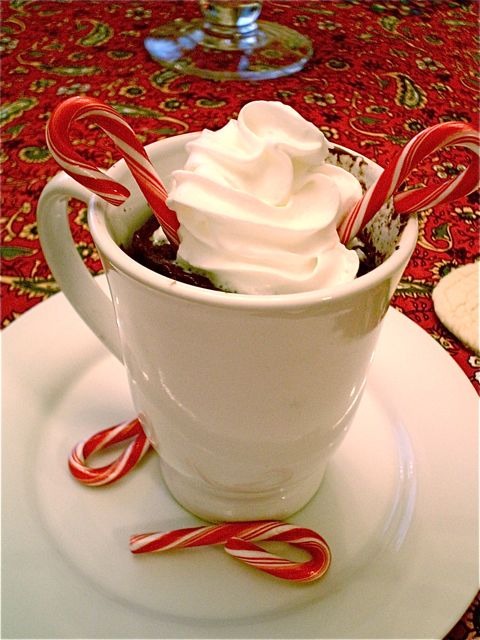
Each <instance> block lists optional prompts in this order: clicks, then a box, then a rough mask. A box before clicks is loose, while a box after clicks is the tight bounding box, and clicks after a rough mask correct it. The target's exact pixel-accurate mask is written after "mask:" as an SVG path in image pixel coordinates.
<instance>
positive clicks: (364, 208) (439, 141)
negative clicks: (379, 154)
mask: <svg viewBox="0 0 480 640" xmlns="http://www.w3.org/2000/svg"><path fill="white" fill-rule="evenodd" d="M451 146H455V147H457V146H458V147H464V148H465V149H466V150H467V152H468V155H469V158H470V164H469V166H468V167H467V168H466V169H465V170H464V171H463V172H462V173H460V174H459V175H458V176H457V177H456V178H454V179H452V180H449V181H447V182H444V183H443V184H440V185H434V186H428V187H421V188H418V189H411V190H409V191H404V192H400V193H396V191H397V189H398V188H399V187H400V186H401V185H402V183H403V182H404V181H405V179H406V178H407V176H408V175H409V174H410V173H411V171H412V170H413V169H414V168H415V167H416V166H417V165H418V164H420V162H422V161H423V160H424V159H425V158H426V157H427V156H429V155H431V154H432V153H434V152H435V151H438V150H439V149H442V148H444V147H451ZM479 156H480V132H479V131H477V130H476V129H474V128H473V127H471V126H470V125H468V124H465V123H463V122H443V123H440V124H437V125H434V126H433V127H429V128H428V129H425V130H424V131H421V132H420V133H419V134H417V135H416V136H415V137H414V138H412V139H411V140H410V142H409V143H408V144H407V145H406V146H405V147H404V148H403V150H402V151H401V152H400V154H399V155H398V157H397V158H396V159H395V160H394V161H392V162H391V163H390V164H389V165H388V166H387V168H386V169H385V170H384V171H383V173H382V174H381V175H380V177H379V178H378V180H377V181H376V182H375V183H374V184H373V185H372V186H371V187H370V188H369V189H368V190H367V191H366V193H365V194H364V196H363V197H362V198H361V199H360V200H359V202H357V204H356V205H355V206H354V207H353V209H352V210H351V211H350V212H349V213H348V214H347V216H346V217H345V218H344V219H343V221H342V223H341V225H340V227H339V228H338V233H339V236H340V240H341V241H342V242H343V243H344V244H348V242H350V240H352V238H354V237H355V236H356V235H357V233H358V232H359V231H360V230H361V229H362V228H363V227H364V226H365V225H366V224H367V223H368V222H369V221H370V220H371V219H372V217H373V216H374V215H375V214H376V213H377V211H378V210H379V209H380V208H381V207H382V206H383V205H384V204H385V203H386V202H387V201H388V199H389V198H390V197H391V196H392V195H393V200H394V205H395V210H396V211H397V212H398V213H401V214H407V213H413V212H415V211H420V210H422V209H426V208H427V207H434V206H436V205H438V204H440V203H442V202H450V201H452V200H457V199H458V198H461V197H463V196H465V195H468V194H469V193H471V192H472V191H474V190H475V189H476V188H477V187H478V184H479V175H478V157H479Z"/></svg>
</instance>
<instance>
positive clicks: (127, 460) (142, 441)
mask: <svg viewBox="0 0 480 640" xmlns="http://www.w3.org/2000/svg"><path fill="white" fill-rule="evenodd" d="M127 440H130V442H129V444H128V446H127V447H126V448H125V449H124V451H123V452H122V454H121V455H120V456H119V457H118V458H116V459H115V460H114V461H113V462H111V463H110V464H108V465H105V466H102V467H90V466H89V465H88V464H87V460H88V458H89V457H90V456H92V455H93V454H95V453H98V452H99V451H102V450H104V449H108V448H109V447H111V446H113V445H115V444H120V443H122V442H125V441H127ZM149 449H150V442H149V441H148V439H147V436H146V435H145V433H144V431H143V429H142V426H141V424H140V422H139V421H138V419H137V418H135V419H134V420H131V421H130V422H121V423H120V424H118V425H115V426H114V427H109V428H108V429H104V430H103V431H99V432H98V433H96V434H95V435H93V436H91V437H90V438H88V439H86V440H83V441H82V442H79V443H78V444H77V445H76V447H75V448H74V449H73V451H72V453H71V455H70V458H69V459H68V467H69V469H70V472H71V474H72V475H73V477H74V478H75V479H76V480H78V481H79V482H81V483H82V484H86V485H89V486H93V487H97V486H101V485H105V484H110V483H112V482H115V481H116V480H119V479H120V478H122V477H123V476H124V475H126V474H127V473H128V472H129V471H131V470H132V469H133V468H134V467H135V466H136V465H137V464H138V462H139V461H140V460H141V459H142V458H143V456H144V455H145V454H146V453H147V451H148V450H149Z"/></svg>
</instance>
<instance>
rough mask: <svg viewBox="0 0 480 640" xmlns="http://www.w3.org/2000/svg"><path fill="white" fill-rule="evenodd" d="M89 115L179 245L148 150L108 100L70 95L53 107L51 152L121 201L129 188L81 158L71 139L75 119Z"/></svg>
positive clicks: (174, 219) (91, 184)
mask: <svg viewBox="0 0 480 640" xmlns="http://www.w3.org/2000/svg"><path fill="white" fill-rule="evenodd" d="M85 118H88V119H89V120H90V121H91V122H93V123H95V124H97V125H98V126H99V127H100V128H101V129H103V131H104V132H105V133H106V134H107V135H108V136H109V138H110V139H111V140H112V141H113V142H114V144H115V146H116V147H117V148H118V150H119V151H120V153H121V154H122V157H123V158H124V159H125V162H126V163H127V166H128V168H129V169H130V171H131V172H132V174H133V177H134V178H135V180H136V182H137V183H138V186H139V187H140V189H141V191H142V193H143V195H144V196H145V198H146V200H147V202H148V204H149V205H150V207H151V208H152V211H153V213H154V215H155V217H156V218H157V219H158V222H159V223H160V224H161V226H162V228H163V230H164V232H165V235H166V236H167V238H168V239H169V241H170V242H171V243H172V244H173V245H174V246H178V235H177V229H178V226H179V224H178V220H177V217H176V215H175V212H174V211H172V210H171V209H169V208H168V207H167V205H166V203H165V200H166V198H167V191H166V189H165V187H164V185H163V184H162V182H161V180H160V178H159V177H158V175H157V173H156V171H155V169H154V167H153V165H152V163H151V162H150V160H149V158H148V156H147V153H146V151H145V149H144V148H143V146H142V145H141V143H140V142H139V140H138V139H137V137H136V135H135V133H134V131H133V129H132V128H131V127H130V125H129V124H128V123H127V122H126V121H125V120H124V119H123V118H121V117H120V115H119V114H118V113H117V112H116V111H115V109H113V108H112V107H110V106H109V105H107V104H104V103H103V102H100V101H99V100H95V99H94V98H89V97H86V96H77V97H74V98H69V99H67V100H65V101H64V102H62V103H61V104H59V105H58V106H57V107H56V108H55V110H54V111H53V113H52V115H51V117H50V120H49V121H48V124H47V129H46V140H47V145H48V148H49V149H50V152H51V154H52V156H53V157H54V158H55V160H56V161H57V162H58V164H59V165H60V166H61V167H62V169H63V170H64V171H65V172H66V173H68V174H69V175H70V176H71V177H72V178H74V179H75V180H77V182H79V183H80V184H82V185H83V186H84V187H86V188H87V189H90V191H93V192H94V193H96V194H97V195H98V196H100V197H101V198H103V199H104V200H106V201H107V202H110V203H111V204H114V205H117V206H118V205H120V204H122V203H123V202H125V200H126V199H127V198H128V196H129V195H130V192H129V191H128V189H126V188H125V187H124V186H123V185H121V184H120V183H118V182H116V181H115V180H113V179H112V178H110V177H109V176H107V175H106V174H105V173H103V172H102V171H100V169H98V168H97V167H95V165H94V164H92V163H90V162H88V161H86V160H84V159H83V158H82V157H81V156H80V155H79V154H78V152H77V151H76V150H75V149H74V147H73V145H72V143H71V142H70V138H69V132H70V128H71V126H72V124H73V123H74V122H75V121H77V120H83V119H85Z"/></svg>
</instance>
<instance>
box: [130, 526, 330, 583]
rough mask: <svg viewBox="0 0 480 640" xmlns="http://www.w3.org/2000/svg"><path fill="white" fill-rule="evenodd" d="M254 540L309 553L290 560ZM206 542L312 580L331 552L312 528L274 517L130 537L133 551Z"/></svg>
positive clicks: (280, 574)
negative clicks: (303, 558)
mask: <svg viewBox="0 0 480 640" xmlns="http://www.w3.org/2000/svg"><path fill="white" fill-rule="evenodd" d="M254 541H255V542H261V541H263V542H265V541H277V542H285V543H288V544H290V545H292V546H294V547H298V548H300V549H303V550H304V551H307V552H308V553H309V554H310V556H311V557H310V560H307V561H306V562H294V561H293V560H288V559H287V558H282V557H280V556H277V555H274V554H272V553H269V552H268V551H266V550H265V549H263V548H262V547H260V546H258V545H256V544H254ZM208 545H224V549H225V551H226V552H227V553H228V554H230V555H231V556H233V557H234V558H237V560H240V561H241V562H243V563H245V564H247V565H249V566H251V567H254V568H255V569H258V570H260V571H263V572H265V573H268V574H270V575H272V576H275V577H276V578H282V579H284V580H290V581H294V582H312V581H314V580H318V579H319V578H321V577H322V576H323V575H325V573H326V572H327V570H328V568H329V566H330V562H331V553H330V548H329V546H328V544H327V543H326V541H325V540H324V539H323V538H322V536H320V535H319V534H318V533H316V532H315V531H312V530H311V529H306V528H304V527H298V526H296V525H292V524H288V523H284V522H279V521H275V520H267V521H257V522H227V523H223V524H216V525H208V526H203V527H192V528H187V529H177V530H174V531H169V532H166V533H163V532H157V533H144V534H137V535H133V536H132V537H131V538H130V551H131V552H132V553H134V554H141V553H155V552H162V551H168V550H171V549H186V548H190V547H200V546H208Z"/></svg>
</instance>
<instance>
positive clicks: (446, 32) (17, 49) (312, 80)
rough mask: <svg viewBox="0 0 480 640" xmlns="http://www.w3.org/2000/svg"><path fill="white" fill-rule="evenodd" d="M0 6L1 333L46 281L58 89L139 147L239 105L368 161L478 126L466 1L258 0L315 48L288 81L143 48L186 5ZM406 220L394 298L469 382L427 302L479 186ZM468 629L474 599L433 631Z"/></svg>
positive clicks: (462, 252)
mask: <svg viewBox="0 0 480 640" xmlns="http://www.w3.org/2000/svg"><path fill="white" fill-rule="evenodd" d="M1 8H2V13H3V15H2V30H3V33H2V36H1V40H0V44H1V47H2V50H3V64H2V77H1V80H2V105H1V111H0V121H1V127H2V129H1V130H2V142H3V145H2V151H1V170H2V193H1V196H2V210H1V216H2V227H1V250H2V274H1V287H2V316H1V318H2V327H5V326H7V325H8V324H9V323H11V322H13V321H15V319H16V318H18V317H19V316H20V315H21V314H22V313H24V312H25V311H27V310H28V309H30V308H31V307H33V306H34V305H36V304H38V303H40V302H41V301H42V300H44V299H45V298H47V297H48V296H50V295H52V294H53V293H55V292H56V291H57V290H58V287H57V285H56V283H55V282H54V280H53V278H52V276H51V274H50V272H49V269H48V266H47V265H46V263H45V259H44V257H43V255H42V252H41V249H40V245H39V241H38V235H37V229H36V223H35V208H36V203H37V201H38V197H39V195H40V193H41V191H42V189H43V188H44V186H45V184H46V183H47V181H48V179H49V178H50V177H51V176H53V175H54V174H55V173H57V171H58V166H57V165H56V163H55V162H54V160H53V159H52V158H51V157H50V155H49V152H48V149H47V147H46V144H45V137H44V133H45V124H46V122H47V120H48V117H49V115H50V113H51V112H52V110H53V109H54V107H55V106H56V105H57V104H58V103H59V102H60V101H62V100H63V99H65V98H66V97H68V96H72V95H79V94H86V95H90V96H94V97H97V98H99V99H101V100H103V101H105V102H108V103H109V104H111V105H113V106H114V107H115V108H116V109H118V111H119V112H120V113H121V114H122V115H123V116H124V117H125V118H126V119H127V120H128V121H129V122H130V124H131V125H132V126H133V128H134V129H135V131H136V132H137V134H138V136H139V137H140V139H141V140H142V142H144V143H149V142H153V141H154V140H156V139H158V138H162V137H167V136H172V135H176V134H179V133H185V132H187V131H196V130H200V129H202V128H204V127H208V128H211V129H216V128H219V127H221V126H223V125H224V124H225V123H226V122H227V121H228V119H229V118H230V117H232V116H236V114H237V113H238V111H239V110H240V108H241V107H242V106H243V104H245V103H246V102H248V101H250V100H256V99H269V100H281V101H283V102H284V103H286V104H290V105H292V106H293V107H294V108H295V109H297V110H298V111H299V112H300V113H301V114H302V115H303V116H305V117H306V118H307V119H309V120H311V121H312V122H314V123H315V124H316V125H317V126H319V127H320V128H321V130H322V131H323V132H324V133H325V135H326V136H327V137H328V138H329V139H330V140H332V141H335V142H338V143H340V144H343V145H345V146H348V147H351V148H352V149H357V150H359V151H361V152H363V153H364V154H365V155H367V156H369V157H370V158H372V159H374V160H376V161H377V162H378V163H379V164H380V165H385V163H386V162H387V161H388V159H389V158H390V157H391V155H392V154H393V152H394V151H395V150H397V149H398V148H400V147H401V146H402V145H404V144H405V143H406V142H407V141H408V140H409V139H410V138H411V137H412V136H413V135H414V134H415V133H416V132H417V131H420V130H421V129H424V128H425V127H427V126H429V125H432V124H434V123H437V122H442V121H448V120H461V121H465V122H471V123H473V124H476V125H478V108H477V103H476V97H477V96H478V86H477V80H478V42H477V37H478V3H477V2H475V1H474V2H466V1H463V2H455V1H453V0H452V1H448V0H437V1H428V0H417V1H407V0H403V1H402V0H396V1H387V0H384V1H379V2H370V1H369V2H364V1H363V0H349V1H340V0H338V1H336V2H331V1H323V0H305V1H298V2H296V1H295V2H285V1H283V2H275V1H268V0H266V1H265V3H264V8H263V12H262V18H263V19H265V20H270V21H276V22H280V23H282V24H285V25H287V26H290V27H292V28H294V29H297V30H300V31H302V32H303V33H304V34H305V35H308V36H309V37H310V38H311V40H312V42H313V46H314V57H313V58H312V60H311V61H310V62H309V63H308V65H307V66H306V67H305V68H304V69H303V70H302V71H301V72H299V73H297V74H295V75H292V76H290V77H287V78H282V79H277V80H271V81H262V82H258V83H255V82H247V81H245V82H234V83H231V82H230V83H229V82H215V81H210V80H202V79H200V78H196V77H193V76H181V75H178V74H176V73H174V72H171V71H169V70H165V69H163V68H162V67H160V66H159V65H158V64H156V63H155V62H154V61H152V60H151V59H150V58H149V56H148V54H147V53H146V51H145V49H144V47H143V39H144V38H145V37H146V36H147V35H148V34H149V33H150V32H151V30H153V29H154V28H155V27H158V26H159V25H161V24H163V23H165V22H167V21H170V20H173V19H175V18H177V17H178V16H182V17H186V18H189V17H198V15H199V11H198V5H197V3H196V2H194V1H186V2H182V1H176V2H175V1H173V0H172V1H167V0H165V1H162V0H148V1H142V2H140V1H137V2H132V1H130V0H116V1H115V0H111V1H109V0H101V1H95V0H90V1H89V2H85V1H84V0H82V1H79V0H58V1H53V0H10V2H7V1H5V0H3V2H2V3H1ZM74 142H75V144H76V145H77V148H78V149H79V150H81V152H82V153H83V154H84V155H85V157H88V158H90V159H92V160H93V161H94V162H95V163H97V165H98V166H100V167H105V168H106V167H108V166H110V165H111V164H112V163H113V162H114V161H115V160H117V159H118V154H117V153H116V151H115V150H114V149H113V148H112V144H111V142H110V141H109V140H108V139H107V138H106V137H105V136H103V135H102V134H101V132H100V131H99V130H98V129H96V128H95V127H91V126H85V128H83V129H82V128H78V133H77V134H76V137H75V139H74ZM465 162H466V155H465V153H464V152H463V151H462V150H461V149H458V150H457V149H450V150H448V152H441V153H437V154H435V155H434V156H431V157H430V158H429V159H428V160H427V161H426V162H425V164H424V166H422V167H419V168H418V169H417V170H415V171H414V173H413V174H412V176H411V182H412V184H431V183H434V182H435V181H442V180H445V179H447V178H449V177H451V176H454V175H456V174H457V173H458V172H459V171H461V170H462V167H463V166H464V163H465ZM70 208H71V222H72V228H73V234H74V238H75V241H76V243H77V247H78V251H79V252H80V253H81V254H82V256H83V257H84V258H85V260H86V263H87V265H88V267H89V269H91V271H92V272H95V273H97V272H99V271H101V268H102V267H101V263H100V261H99V258H98V254H97V252H96V249H95V247H94V246H93V244H92V241H91V238H90V235H89V233H88V228H87V226H86V217H85V213H86V212H85V205H84V204H83V203H79V202H74V201H72V203H71V205H70ZM419 220H420V236H419V241H418V246H417V248H416V251H415V254H414V256H413V258H412V260H411V262H410V264H409V266H408V268H407V270H406V272H405V275H404V277H403V279H402V281H401V284H400V287H399V289H398V291H397V293H396V295H395V297H394V300H393V305H394V306H395V307H396V308H397V309H399V310H400V311H401V312H402V313H404V314H405V315H406V316H408V317H409V318H411V319H412V320H413V321H414V322H416V323H417V324H418V325H420V326H421V327H422V328H423V329H425V330H426V331H427V332H428V333H429V334H430V335H431V336H432V337H433V338H434V339H435V340H437V341H438V342H439V343H440V344H441V345H442V347H443V348H444V349H445V350H446V351H447V352H448V353H449V354H450V355H451V357H452V358H454V359H455V361H456V362H457V363H458V365H459V366H460V367H461V368H462V369H463V371H464V372H465V375H466V376H467V377H468V378H469V379H470V381H471V382H472V384H473V385H474V387H475V388H476V389H477V390H478V389H480V358H479V357H478V356H476V355H475V354H474V353H473V352H471V351H469V350H468V349H466V348H465V347H464V346H462V344H461V343H459V342H458V340H457V339H456V338H455V337H454V336H453V335H451V334H450V333H449V332H448V331H447V330H446V329H445V328H444V327H443V326H442V325H441V324H440V322H439V321H438V319H437V317H436V315H435V313H434V310H433V306H432V300H431V291H432V288H433V286H434V285H435V284H436V283H437V282H438V281H439V279H440V278H441V277H442V276H443V275H445V274H446V273H448V272H449V271H450V270H451V269H452V268H455V267H456V266H459V265H462V264H466V263H469V262H472V261H473V260H475V259H476V258H477V257H478V231H479V229H478V220H479V206H478V195H477V194H473V195H471V196H469V197H467V198H464V199H462V200H459V201H458V202H456V203H454V204H449V205H443V206H438V207H436V208H435V209H434V210H427V211H422V212H420V214H419ZM399 339H401V336H399ZM479 635H480V603H479V600H478V599H477V600H476V601H475V602H474V603H473V604H472V606H471V607H470V608H469V610H468V611H467V612H466V614H465V616H464V617H463V618H462V620H461V621H460V622H459V623H458V624H457V625H456V627H455V628H454V629H453V630H452V631H451V632H450V633H449V634H448V636H447V637H448V638H451V639H466V638H475V637H479Z"/></svg>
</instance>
